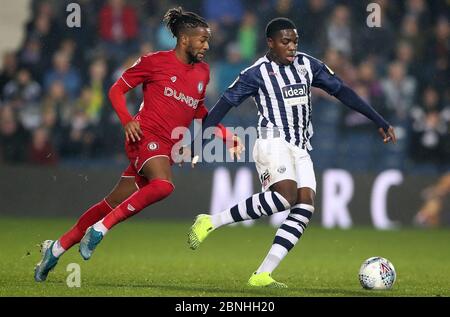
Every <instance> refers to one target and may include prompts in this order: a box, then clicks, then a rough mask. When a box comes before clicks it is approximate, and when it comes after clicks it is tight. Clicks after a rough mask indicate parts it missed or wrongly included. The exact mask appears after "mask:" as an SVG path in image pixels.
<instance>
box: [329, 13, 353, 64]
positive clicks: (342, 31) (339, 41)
mask: <svg viewBox="0 0 450 317" xmlns="http://www.w3.org/2000/svg"><path fill="white" fill-rule="evenodd" d="M350 17H351V14H350V11H349V9H348V7H347V6H345V5H338V6H336V8H335V9H334V10H333V13H332V15H331V21H330V23H329V24H328V26H327V30H326V32H327V43H328V45H329V47H330V48H333V49H335V50H337V51H339V52H341V53H343V54H344V55H347V56H349V57H351V56H352V28H351V18H350Z"/></svg>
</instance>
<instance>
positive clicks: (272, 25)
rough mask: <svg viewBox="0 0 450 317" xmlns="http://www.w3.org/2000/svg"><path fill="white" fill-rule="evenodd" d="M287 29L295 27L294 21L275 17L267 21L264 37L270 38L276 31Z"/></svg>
mask: <svg viewBox="0 0 450 317" xmlns="http://www.w3.org/2000/svg"><path fill="white" fill-rule="evenodd" d="M287 29H296V27H295V24H294V22H292V21H291V20H289V19H288V18H275V19H273V20H271V21H270V22H269V23H267V26H266V37H267V38H269V37H270V38H272V37H273V35H274V34H275V33H276V32H278V31H280V30H287Z"/></svg>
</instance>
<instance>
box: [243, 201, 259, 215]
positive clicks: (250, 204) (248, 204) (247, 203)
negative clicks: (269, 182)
mask: <svg viewBox="0 0 450 317" xmlns="http://www.w3.org/2000/svg"><path fill="white" fill-rule="evenodd" d="M245 206H246V207H247V214H248V215H249V216H250V217H251V218H252V219H258V218H260V217H259V216H258V215H257V214H256V213H255V211H254V210H253V196H252V197H250V198H247V200H246V201H245Z"/></svg>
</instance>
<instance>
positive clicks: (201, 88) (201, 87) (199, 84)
mask: <svg viewBox="0 0 450 317" xmlns="http://www.w3.org/2000/svg"><path fill="white" fill-rule="evenodd" d="M197 89H198V93H201V92H202V91H203V82H202V81H201V82H199V83H198V86H197Z"/></svg>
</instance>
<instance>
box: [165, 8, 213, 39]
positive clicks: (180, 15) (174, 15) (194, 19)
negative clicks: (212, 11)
mask: <svg viewBox="0 0 450 317" xmlns="http://www.w3.org/2000/svg"><path fill="white" fill-rule="evenodd" d="M163 21H164V22H165V23H166V25H167V28H168V29H169V30H170V32H172V34H173V36H175V37H178V36H179V35H180V32H182V31H183V30H185V29H195V28H196V27H205V28H208V27H209V25H208V23H206V21H205V20H204V19H203V18H202V17H201V16H199V15H198V14H195V13H194V12H187V11H183V8H181V7H178V8H172V9H169V10H168V11H167V12H166V14H165V15H164V18H163Z"/></svg>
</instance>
